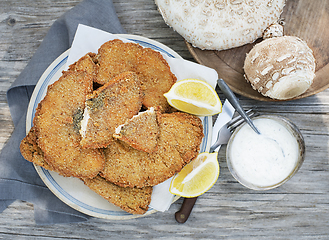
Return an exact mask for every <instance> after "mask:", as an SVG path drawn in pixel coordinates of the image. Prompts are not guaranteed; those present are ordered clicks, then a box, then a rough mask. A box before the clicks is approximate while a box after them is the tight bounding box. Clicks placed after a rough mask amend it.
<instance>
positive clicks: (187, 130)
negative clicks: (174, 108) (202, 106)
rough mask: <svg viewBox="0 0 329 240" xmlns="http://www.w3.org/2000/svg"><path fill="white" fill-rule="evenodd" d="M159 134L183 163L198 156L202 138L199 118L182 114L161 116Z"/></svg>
mask: <svg viewBox="0 0 329 240" xmlns="http://www.w3.org/2000/svg"><path fill="white" fill-rule="evenodd" d="M160 132H161V136H162V138H163V139H165V141H166V144H170V145H171V146H174V147H175V148H176V149H177V151H178V152H179V153H180V155H181V157H182V158H183V159H184V161H185V162H190V161H191V160H192V159H194V158H195V157H196V156H197V155H198V153H199V150H200V144H201V142H202V138H203V137H204V135H203V125H202V121H201V120H200V118H198V117H196V116H194V115H190V114H187V113H183V112H174V113H170V114H168V113H166V114H162V115H161V124H160Z"/></svg>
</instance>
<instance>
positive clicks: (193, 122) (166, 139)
mask: <svg viewBox="0 0 329 240" xmlns="http://www.w3.org/2000/svg"><path fill="white" fill-rule="evenodd" d="M166 115H170V117H167V116H166ZM162 116H165V120H162ZM162 116H161V118H160V121H159V126H160V135H159V139H158V146H157V149H156V151H155V152H153V153H146V152H144V151H140V150H137V149H135V148H133V147H131V146H129V145H128V144H126V143H124V142H122V141H114V142H113V143H112V144H111V145H110V146H109V147H108V148H106V149H105V150H104V153H105V158H106V162H105V168H104V170H103V171H101V173H100V175H101V176H102V177H104V178H105V179H107V180H108V181H110V182H113V183H114V184H116V185H119V186H122V187H139V188H141V187H145V186H154V185H157V184H159V183H161V182H163V181H165V180H167V179H168V178H170V177H172V176H173V175H174V174H175V173H177V172H179V171H180V170H181V169H182V168H183V167H184V166H185V165H186V164H187V163H189V162H190V161H191V160H193V159H194V158H195V157H196V156H197V155H198V152H199V149H200V144H201V141H202V137H203V126H202V124H201V120H200V119H199V118H198V117H195V116H192V115H189V114H185V113H181V114H176V113H171V114H162ZM168 121H170V123H169V122H168ZM172 126H177V128H176V129H174V131H175V132H176V133H175V134H169V131H173V130H172V129H171V128H172ZM144 134H147V132H145V133H144ZM184 139H186V142H185V141H184Z"/></svg>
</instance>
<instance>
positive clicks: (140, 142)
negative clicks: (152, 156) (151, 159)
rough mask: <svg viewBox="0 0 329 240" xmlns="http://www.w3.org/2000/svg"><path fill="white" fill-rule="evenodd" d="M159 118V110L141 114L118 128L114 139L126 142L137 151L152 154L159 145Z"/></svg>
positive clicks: (152, 109) (150, 110)
mask: <svg viewBox="0 0 329 240" xmlns="http://www.w3.org/2000/svg"><path fill="white" fill-rule="evenodd" d="M159 117H160V112H159V108H156V109H155V108H154V107H151V108H150V109H149V110H147V111H144V112H140V113H139V114H138V115H135V116H133V117H132V118H131V119H129V120H128V121H127V122H126V123H125V124H123V125H120V126H119V127H117V128H116V129H115V134H113V137H114V138H116V139H119V140H121V141H123V142H126V143H127V144H129V145H130V146H131V147H133V148H135V149H137V150H140V151H144V152H148V153H152V152H154V151H155V150H156V147H157V145H158V138H159V134H160V129H159V124H158V118H159Z"/></svg>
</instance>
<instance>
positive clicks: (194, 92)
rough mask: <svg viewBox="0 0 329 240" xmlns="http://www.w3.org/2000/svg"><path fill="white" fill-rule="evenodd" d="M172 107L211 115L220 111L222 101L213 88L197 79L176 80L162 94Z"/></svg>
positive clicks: (200, 114) (192, 112)
mask: <svg viewBox="0 0 329 240" xmlns="http://www.w3.org/2000/svg"><path fill="white" fill-rule="evenodd" d="M164 96H165V97H166V99H167V101H168V103H169V105H171V106H172V107H174V108H176V109H178V110H180V111H183V112H187V113H190V114H194V115H198V116H211V115H215V114H218V113H220V112H221V111H222V103H221V101H220V99H219V97H218V95H217V93H216V91H215V89H214V88H213V87H212V86H211V85H210V84H208V83H207V82H205V81H202V80H199V79H184V80H181V81H178V82H176V83H175V84H174V85H173V86H172V87H171V89H170V90H169V91H168V92H167V93H165V94H164Z"/></svg>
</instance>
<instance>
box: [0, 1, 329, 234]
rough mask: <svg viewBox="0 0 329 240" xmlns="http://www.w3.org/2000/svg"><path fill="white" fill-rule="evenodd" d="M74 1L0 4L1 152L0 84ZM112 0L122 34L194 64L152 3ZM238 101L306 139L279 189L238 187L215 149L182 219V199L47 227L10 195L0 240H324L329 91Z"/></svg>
mask: <svg viewBox="0 0 329 240" xmlns="http://www.w3.org/2000/svg"><path fill="white" fill-rule="evenodd" d="M79 2H80V1H78V0H61V1H55V0H48V1H44V0H28V1H19V0H1V1H0V149H2V148H3V146H4V144H5V143H6V142H7V140H8V138H9V137H10V135H11V133H12V131H13V124H12V121H11V116H10V113H9V108H8V104H7V101H6V91H7V89H8V88H9V86H10V85H11V83H12V82H14V80H15V79H16V77H17V76H18V75H19V73H20V72H21V71H22V70H23V68H24V67H25V66H26V64H27V63H28V61H29V59H31V57H32V56H33V54H34V52H35V51H36V49H37V48H38V46H39V45H40V43H41V41H42V40H43V38H44V36H45V35H46V33H47V31H48V30H49V28H50V26H51V25H52V23H53V22H54V21H55V20H56V19H57V18H59V17H60V16H61V15H62V14H63V13H64V12H66V11H67V10H69V9H70V8H72V7H74V6H75V5H76V4H78V3H79ZM113 2H114V5H115V8H116V11H117V13H118V16H119V19H120V21H121V23H122V25H123V27H124V28H125V29H126V31H127V33H129V34H136V35H142V36H144V37H147V38H151V39H154V40H157V41H159V42H161V43H163V44H165V45H167V46H169V47H170V48H172V49H173V50H175V51H176V52H177V53H179V54H180V55H181V56H182V57H183V58H185V59H188V60H192V61H193V58H192V56H191V54H190V53H189V51H188V49H187V47H186V45H185V43H184V41H183V39H182V37H180V36H179V35H178V34H177V33H175V32H174V31H173V30H172V29H170V28H169V27H168V26H167V25H166V24H165V23H164V21H163V19H162V17H161V15H160V14H159V12H158V11H157V9H156V6H155V4H154V2H153V0H137V1H127V0H114V1H113ZM328 77H329V76H328ZM220 95H221V93H220ZM221 97H222V95H221ZM240 99H241V104H242V105H243V107H245V108H249V107H253V106H256V107H257V109H258V111H259V112H261V113H275V114H280V115H282V116H285V117H288V118H289V119H291V120H292V121H293V122H294V123H295V124H296V125H297V126H298V127H299V128H300V130H301V132H302V134H303V136H304V138H305V142H306V157H305V161H304V164H303V166H302V167H301V169H300V170H299V172H298V173H297V174H296V175H295V176H294V177H293V178H292V179H291V180H289V181H288V182H287V183H285V184H284V185H283V186H281V187H279V188H276V189H274V190H269V191H265V192H262V191H253V190H249V189H247V188H245V187H243V186H242V185H240V184H239V183H237V182H236V181H235V180H234V178H233V177H232V176H231V174H230V173H229V171H228V168H227V165H226V162H225V148H222V149H221V150H220V152H219V161H220V165H221V176H220V178H219V180H218V181H217V183H216V184H215V185H214V187H213V188H211V190H210V191H208V192H207V193H205V194H204V195H202V196H201V197H200V198H199V199H198V201H197V203H196V206H195V208H194V209H193V212H192V214H191V216H190V218H189V220H188V221H187V222H186V223H185V224H178V223H177V222H176V221H175V219H174V213H175V212H176V211H177V210H178V209H179V207H180V205H181V203H182V200H181V199H180V200H178V201H177V202H176V203H174V204H173V205H172V206H171V207H170V209H169V210H168V211H167V212H164V213H161V212H157V213H154V214H151V215H149V216H147V217H142V218H137V219H133V220H123V221H114V220H104V219H96V218H93V219H91V220H89V221H87V222H84V223H77V224H55V225H50V226H40V225H36V224H35V222H34V216H33V205H32V204H30V203H28V202H23V201H18V200H17V201H15V202H14V203H13V204H12V205H10V206H9V207H8V208H7V209H6V210H5V211H4V212H3V213H1V214H0V239H53V238H55V239H119V238H123V239H139V238H141V239H144V238H152V239H221V238H227V239H328V238H329V236H328V235H329V185H328V183H329V160H328V159H329V156H328V155H329V153H328V144H329V136H328V134H329V129H328V128H329V115H328V113H329V90H325V91H323V92H321V93H318V94H317V95H314V96H311V97H308V98H303V99H300V100H296V101H288V102H281V103H277V102H259V101H256V100H251V99H247V98H244V97H241V98H240ZM0 167H1V166H0Z"/></svg>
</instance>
